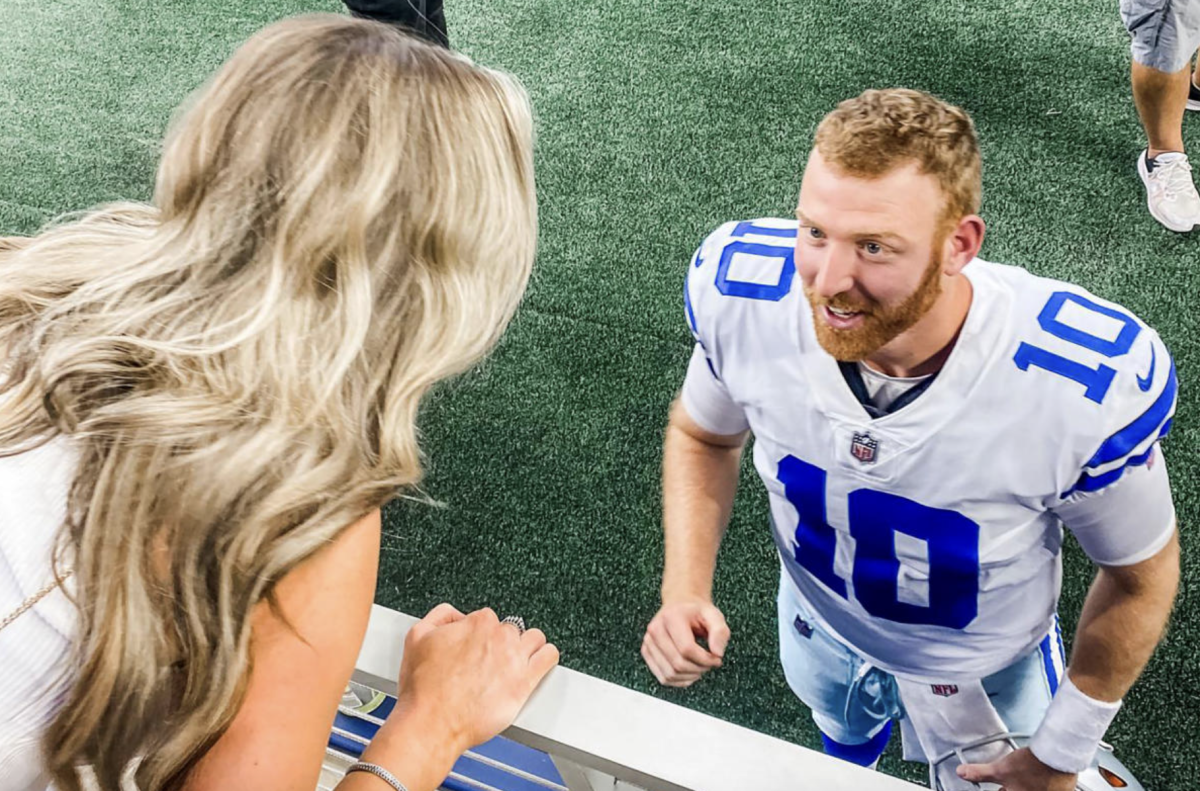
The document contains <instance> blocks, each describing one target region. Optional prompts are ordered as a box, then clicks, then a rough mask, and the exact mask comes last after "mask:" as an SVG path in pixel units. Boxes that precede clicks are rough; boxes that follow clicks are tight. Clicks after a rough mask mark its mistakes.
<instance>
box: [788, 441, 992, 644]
mask: <svg viewBox="0 0 1200 791" xmlns="http://www.w3.org/2000/svg"><path fill="white" fill-rule="evenodd" d="M826 477H827V476H826V473H825V471H824V470H822V469H821V468H820V467H816V466H814V465H812V464H809V463H808V462H804V461H801V460H800V459H797V458H796V457H795V456H786V457H784V458H783V459H782V460H781V461H780V462H779V481H780V483H782V484H783V487H784V493H785V494H786V496H787V499H788V500H789V501H790V502H791V503H792V505H794V506H795V507H796V511H797V512H798V513H799V514H800V522H799V524H798V525H797V526H796V562H797V563H798V564H799V565H800V566H801V567H802V568H803V569H804V570H806V571H807V572H808V573H810V574H812V575H813V576H814V577H816V578H817V579H818V580H820V581H821V582H823V583H824V584H825V585H826V587H828V588H830V589H831V590H832V591H833V592H834V593H836V594H837V595H839V596H841V597H842V598H849V595H848V592H847V590H846V581H845V580H844V579H842V578H841V577H839V576H838V575H837V572H836V571H835V570H834V553H835V550H836V548H837V531H836V530H834V528H833V527H831V526H830V525H829V523H828V522H827V521H826V516H825V500H826V494H825V482H826ZM847 504H848V505H849V516H850V520H849V521H850V535H851V537H853V538H854V540H855V551H854V571H853V579H854V598H855V599H857V600H858V602H859V603H860V604H861V605H862V606H863V609H865V610H866V611H867V612H869V613H870V614H871V615H874V616H876V617H878V618H885V619H887V620H889V621H897V622H899V623H909V624H928V625H932V626H945V627H947V628H949V629H962V628H964V627H966V626H967V624H969V623H971V621H973V620H975V616H976V615H977V614H978V611H979V525H977V524H975V523H974V522H972V521H971V520H970V519H968V518H967V517H965V516H963V515H962V514H959V513H956V512H954V511H947V510H944V509H941V508H930V507H929V506H926V505H921V504H920V503H917V502H913V501H912V500H909V499H907V498H905V497H900V496H898V495H894V494H888V493H887V492H879V491H875V490H873V489H856V490H854V491H853V492H850V494H849V496H848V498H847ZM898 533H903V534H905V535H907V536H909V537H911V538H915V539H919V540H921V541H924V542H925V545H926V546H927V547H928V553H929V595H928V602H929V603H928V605H927V606H926V605H921V604H913V603H911V602H904V601H901V600H900V591H899V578H900V571H901V568H900V560H899V558H898V557H897V554H896V535H897V534H898Z"/></svg>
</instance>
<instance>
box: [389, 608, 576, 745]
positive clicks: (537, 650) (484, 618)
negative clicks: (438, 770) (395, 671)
mask: <svg viewBox="0 0 1200 791" xmlns="http://www.w3.org/2000/svg"><path fill="white" fill-rule="evenodd" d="M556 664H558V649H557V648H555V647H554V646H553V645H552V644H550V643H547V642H546V636H545V635H544V634H542V632H541V630H539V629H529V630H527V631H526V632H525V633H524V634H521V633H520V632H518V631H517V628H516V627H515V626H512V625H509V624H504V623H501V622H500V620H499V619H498V618H497V617H496V613H494V612H493V611H492V610H490V609H486V608H485V609H482V610H477V611H475V612H473V613H471V614H470V615H463V614H462V613H461V612H459V611H458V610H456V609H455V608H454V607H451V606H450V605H449V604H439V605H438V606H437V607H435V608H433V609H432V610H431V611H430V612H429V614H428V615H426V616H425V617H424V618H423V619H421V620H420V621H419V622H417V623H416V624H415V625H414V626H413V628H412V629H410V630H409V632H408V637H407V638H405V641H404V661H403V663H402V664H401V667H400V684H399V693H398V695H397V701H396V711H397V712H403V713H404V716H413V717H414V718H416V719H417V720H419V721H420V722H421V724H422V727H423V728H424V729H426V731H427V732H429V731H432V732H435V733H437V734H438V736H439V741H442V740H447V741H448V742H449V744H450V745H452V746H453V748H454V751H455V753H456V755H457V754H459V753H462V752H463V751H464V750H467V749H469V748H471V747H474V746H475V745H477V744H481V743H483V742H486V741H487V740H489V739H491V738H492V737H493V736H496V735H497V734H499V733H500V732H501V731H503V730H504V729H505V728H507V727H508V726H509V725H511V724H512V722H513V720H514V719H516V716H517V714H518V712H520V710H521V707H522V706H524V705H525V701H526V700H528V699H529V696H530V695H531V694H533V691H534V689H536V688H537V685H538V683H539V682H541V680H542V678H544V677H545V675H546V674H547V673H549V672H550V669H551V668H553V667H554V666H555V665H556Z"/></svg>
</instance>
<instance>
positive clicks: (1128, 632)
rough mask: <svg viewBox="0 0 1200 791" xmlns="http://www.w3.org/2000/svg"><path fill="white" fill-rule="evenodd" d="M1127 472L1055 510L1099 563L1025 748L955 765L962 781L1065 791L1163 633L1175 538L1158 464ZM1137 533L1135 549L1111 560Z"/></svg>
mask: <svg viewBox="0 0 1200 791" xmlns="http://www.w3.org/2000/svg"><path fill="white" fill-rule="evenodd" d="M1127 474H1128V475H1129V476H1130V479H1129V480H1127V481H1123V482H1122V483H1121V484H1120V485H1118V486H1116V487H1114V489H1113V490H1112V491H1111V492H1106V493H1103V494H1101V495H1100V496H1097V497H1092V498H1089V499H1086V500H1082V501H1080V502H1077V503H1072V504H1069V505H1067V506H1064V507H1063V508H1062V509H1060V512H1061V513H1062V514H1063V515H1064V516H1067V517H1068V519H1069V521H1067V525H1068V527H1072V529H1073V532H1075V534H1076V536H1078V537H1079V538H1080V543H1081V544H1083V546H1084V549H1085V551H1086V552H1087V553H1088V554H1089V556H1091V557H1092V559H1093V560H1095V561H1097V563H1098V565H1099V571H1098V572H1097V574H1096V577H1095V579H1094V580H1093V582H1092V586H1091V589H1090V590H1089V591H1088V595H1087V598H1086V599H1085V601H1084V605H1083V611H1082V613H1081V615H1080V619H1079V625H1078V627H1077V628H1076V630H1075V640H1074V644H1073V647H1072V650H1071V661H1070V663H1069V665H1068V667H1067V673H1066V676H1065V677H1064V679H1063V682H1062V683H1061V684H1060V685H1059V688H1058V692H1057V693H1055V696H1054V699H1053V701H1052V702H1051V704H1050V709H1049V710H1048V711H1047V713H1046V716H1045V717H1044V718H1043V721H1042V724H1041V726H1040V727H1039V728H1038V731H1037V733H1035V734H1034V738H1033V740H1032V741H1031V743H1030V746H1029V747H1028V748H1026V749H1023V750H1019V751H1018V752H1016V753H1013V754H1012V755H1010V756H1007V757H1006V758H1004V759H1001V760H1000V761H997V762H995V763H993V764H985V765H967V766H963V767H960V769H959V774H960V775H961V776H962V777H964V778H965V779H968V780H971V781H973V782H977V783H978V782H985V781H986V782H996V783H1000V784H1002V785H1003V786H1004V787H1005V788H1008V789H1012V791H1025V790H1026V789H1031V790H1032V789H1037V790H1038V791H1043V790H1044V789H1049V791H1056V790H1057V789H1064V790H1065V791H1073V789H1074V788H1075V777H1076V773H1077V772H1078V771H1081V768H1082V767H1084V766H1086V765H1087V764H1088V763H1089V762H1090V761H1091V758H1092V756H1093V755H1094V754H1095V751H1096V747H1097V746H1098V744H1099V742H1100V740H1101V739H1102V738H1103V735H1104V732H1105V730H1106V729H1107V727H1108V724H1109V723H1110V722H1111V720H1112V718H1113V717H1114V716H1115V715H1116V712H1117V710H1118V709H1119V708H1120V705H1121V704H1120V701H1121V699H1122V698H1123V697H1124V696H1125V694H1126V693H1127V692H1128V691H1129V689H1130V688H1131V687H1132V686H1133V684H1134V682H1135V681H1137V679H1138V677H1139V676H1140V675H1141V673H1142V670H1143V669H1144V668H1145V666H1146V663H1147V662H1148V661H1149V660H1150V656H1151V654H1152V653H1153V652H1154V649H1155V647H1156V646H1157V645H1158V643H1159V641H1160V640H1161V639H1162V636H1163V632H1164V630H1165V628H1166V624H1167V619H1168V617H1169V616H1170V613H1171V607H1172V605H1173V603H1174V600H1175V593H1176V589H1177V588H1178V585H1179V538H1178V534H1177V532H1176V530H1175V520H1174V508H1173V507H1172V505H1171V502H1170V490H1169V488H1168V487H1167V479H1166V469H1165V465H1162V464H1160V465H1159V469H1157V470H1147V469H1144V468H1142V469H1135V470H1133V471H1131V472H1130V473H1127ZM1164 519H1166V520H1168V521H1167V522H1166V532H1165V534H1164V533H1163V532H1162V529H1161V525H1162V522H1163V520H1164ZM1106 528H1107V529H1106ZM1139 536H1140V537H1141V540H1140V543H1141V544H1142V547H1141V549H1139V550H1136V551H1135V554H1134V555H1132V556H1127V557H1126V558H1120V557H1119V554H1120V553H1123V552H1127V551H1128V550H1130V549H1133V548H1134V547H1135V546H1136V545H1137V543H1139V539H1138V537H1139ZM1164 537H1165V538H1164ZM1164 540H1165V544H1164ZM1147 554H1149V557H1145V556H1146V555H1147ZM1125 560H1127V561H1128V562H1123V561H1125Z"/></svg>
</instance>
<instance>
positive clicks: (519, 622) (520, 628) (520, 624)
mask: <svg viewBox="0 0 1200 791" xmlns="http://www.w3.org/2000/svg"><path fill="white" fill-rule="evenodd" d="M500 623H506V624H508V625H509V626H515V627H516V629H517V632H518V633H519V634H525V619H524V618H522V617H521V616H519V615H508V616H505V617H504V618H503V619H502V620H501V621H500Z"/></svg>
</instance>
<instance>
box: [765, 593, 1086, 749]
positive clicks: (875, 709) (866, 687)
mask: <svg viewBox="0 0 1200 791" xmlns="http://www.w3.org/2000/svg"><path fill="white" fill-rule="evenodd" d="M785 573H786V572H785ZM1057 627H1058V621H1057V618H1056V619H1055V628H1054V629H1053V630H1051V633H1050V634H1048V635H1047V636H1046V638H1045V639H1044V640H1042V641H1041V643H1040V644H1039V645H1038V646H1037V648H1035V649H1034V650H1033V651H1032V652H1031V653H1030V654H1028V655H1027V656H1025V657H1024V658H1023V659H1020V660H1018V661H1017V662H1016V663H1015V664H1013V665H1011V666H1009V667H1007V668H1005V669H1004V670H1001V671H1000V672H998V673H995V674H994V675H991V676H988V677H987V678H985V679H983V688H984V690H985V691H986V692H987V693H988V697H989V698H991V700H992V704H993V705H994V706H995V707H996V711H997V713H999V715H1000V718H1001V719H1002V720H1003V721H1004V724H1005V725H1006V726H1008V729H1009V731H1010V732H1012V733H1025V734H1032V733H1033V732H1034V731H1035V730H1036V729H1037V727H1038V725H1039V724H1040V723H1041V721H1042V716H1043V715H1044V714H1045V712H1046V707H1047V706H1049V705H1050V699H1051V698H1052V697H1053V696H1054V692H1055V690H1057V689H1058V680H1059V678H1061V676H1062V673H1063V672H1064V671H1063V668H1064V667H1065V666H1066V662H1065V660H1064V657H1063V648H1062V638H1061V636H1060V635H1059V633H1058V628H1057ZM779 654H780V660H781V661H782V663H783V672H784V675H785V676H786V677H787V681H788V685H789V686H790V687H791V688H792V691H793V692H795V693H796V695H797V697H799V698H800V700H802V701H803V702H804V704H805V705H806V706H808V707H809V708H810V709H812V716H813V720H814V721H815V722H816V724H817V727H818V728H820V729H821V732H822V733H824V734H825V735H826V736H827V737H828V738H829V739H832V740H833V741H835V742H838V743H840V744H843V745H861V744H865V743H866V742H868V741H870V740H871V739H872V737H874V736H876V735H877V734H879V733H881V732H882V731H883V729H884V727H885V726H887V725H888V723H889V722H890V721H892V720H899V719H903V717H904V706H903V705H902V704H901V702H900V695H899V692H898V691H897V689H896V679H895V677H894V676H892V674H891V673H888V672H886V671H883V670H880V669H879V668H877V667H874V666H872V665H871V664H870V663H868V662H867V661H866V660H864V659H863V658H862V657H860V656H858V655H857V654H856V653H854V652H853V651H852V650H851V649H849V648H847V647H846V646H844V645H843V644H841V643H840V642H838V641H837V640H835V639H834V638H833V637H832V636H831V635H830V634H829V633H828V632H826V631H824V630H823V629H822V628H821V627H820V626H818V625H817V623H816V621H815V620H814V619H813V618H812V617H811V615H810V614H809V613H808V612H807V610H806V608H805V607H804V605H803V604H802V603H801V602H800V601H799V599H798V598H797V597H796V594H795V592H794V590H793V589H792V587H791V586H790V584H789V583H788V582H787V581H786V580H784V579H783V578H782V577H781V579H780V585H779ZM879 749H880V751H882V749H883V747H882V745H880V747H879Z"/></svg>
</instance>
